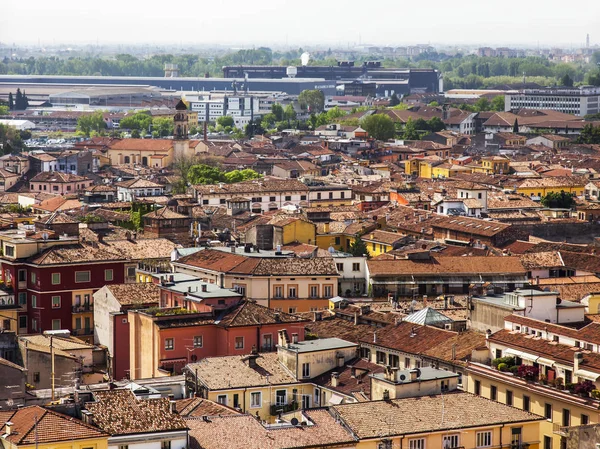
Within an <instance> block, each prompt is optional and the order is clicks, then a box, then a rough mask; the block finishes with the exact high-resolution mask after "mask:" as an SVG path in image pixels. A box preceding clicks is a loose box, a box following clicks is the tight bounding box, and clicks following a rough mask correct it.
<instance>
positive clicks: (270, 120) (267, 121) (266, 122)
mask: <svg viewBox="0 0 600 449" xmlns="http://www.w3.org/2000/svg"><path fill="white" fill-rule="evenodd" d="M276 121H277V116H276V115H275V114H274V113H272V112H268V113H267V114H265V115H264V116H263V119H262V121H261V122H260V124H261V126H262V127H263V128H264V129H273V128H274V127H275V122H276Z"/></svg>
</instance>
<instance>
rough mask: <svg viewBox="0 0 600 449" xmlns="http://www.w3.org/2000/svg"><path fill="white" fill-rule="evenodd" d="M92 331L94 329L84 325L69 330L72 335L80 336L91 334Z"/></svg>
mask: <svg viewBox="0 0 600 449" xmlns="http://www.w3.org/2000/svg"><path fill="white" fill-rule="evenodd" d="M93 333H94V329H92V328H91V327H86V328H83V329H73V331H72V332H71V334H72V335H75V336H81V335H92V334H93Z"/></svg>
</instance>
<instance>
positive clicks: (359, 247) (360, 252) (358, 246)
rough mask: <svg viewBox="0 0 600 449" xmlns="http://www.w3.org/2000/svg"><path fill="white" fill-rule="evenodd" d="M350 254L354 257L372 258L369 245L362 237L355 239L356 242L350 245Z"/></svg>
mask: <svg viewBox="0 0 600 449" xmlns="http://www.w3.org/2000/svg"><path fill="white" fill-rule="evenodd" d="M348 252H349V253H350V254H352V255H353V256H354V257H362V256H367V257H370V254H369V250H368V249H367V244H366V243H365V242H364V240H363V239H362V238H360V236H356V237H354V240H353V241H352V243H350V246H349V247H348Z"/></svg>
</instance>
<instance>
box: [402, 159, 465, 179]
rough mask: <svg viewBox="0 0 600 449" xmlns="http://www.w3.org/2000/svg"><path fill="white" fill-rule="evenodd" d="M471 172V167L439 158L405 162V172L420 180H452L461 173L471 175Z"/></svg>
mask: <svg viewBox="0 0 600 449" xmlns="http://www.w3.org/2000/svg"><path fill="white" fill-rule="evenodd" d="M471 171H472V170H471V167H469V166H463V165H456V164H451V163H449V162H447V160H446V159H442V158H441V157H439V156H427V157H424V158H413V159H408V160H406V161H404V172H405V173H406V174H409V175H414V176H418V177H419V178H427V179H431V178H452V177H454V176H456V175H458V174H460V173H471Z"/></svg>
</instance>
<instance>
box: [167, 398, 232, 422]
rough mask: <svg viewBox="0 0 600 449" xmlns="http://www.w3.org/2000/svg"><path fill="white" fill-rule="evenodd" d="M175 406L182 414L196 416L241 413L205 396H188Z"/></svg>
mask: <svg viewBox="0 0 600 449" xmlns="http://www.w3.org/2000/svg"><path fill="white" fill-rule="evenodd" d="M175 408H176V410H177V413H179V415H180V416H183V417H184V418H186V417H196V416H227V415H240V414H241V413H240V412H238V411H237V410H235V409H233V408H230V407H227V406H225V405H223V404H219V403H217V402H213V401H211V400H209V399H203V398H188V399H179V400H178V401H175Z"/></svg>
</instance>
